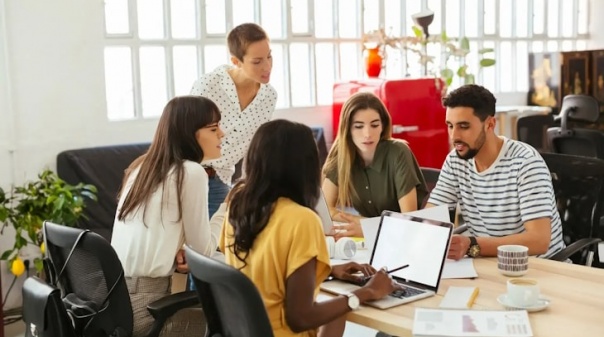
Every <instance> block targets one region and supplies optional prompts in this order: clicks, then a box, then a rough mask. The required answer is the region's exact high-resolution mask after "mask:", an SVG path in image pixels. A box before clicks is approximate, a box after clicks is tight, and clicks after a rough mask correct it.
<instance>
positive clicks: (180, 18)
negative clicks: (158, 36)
mask: <svg viewBox="0 0 604 337" xmlns="http://www.w3.org/2000/svg"><path fill="white" fill-rule="evenodd" d="M170 4H171V6H170V15H171V16H172V20H170V21H171V23H172V37H173V38H176V39H194V38H196V37H197V24H196V22H197V15H195V14H196V12H197V9H196V8H195V0H172V1H171V2H170Z"/></svg>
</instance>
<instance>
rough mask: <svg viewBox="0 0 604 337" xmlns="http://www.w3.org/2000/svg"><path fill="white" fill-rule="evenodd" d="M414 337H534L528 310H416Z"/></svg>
mask: <svg viewBox="0 0 604 337" xmlns="http://www.w3.org/2000/svg"><path fill="white" fill-rule="evenodd" d="M413 335H414V336H485V337H508V336H510V337H531V336H533V331H532V330H531V324H530V322H529V318H528V313H527V312H526V310H518V311H486V310H484V311H475V310H439V309H425V308H417V309H415V319H414V322H413Z"/></svg>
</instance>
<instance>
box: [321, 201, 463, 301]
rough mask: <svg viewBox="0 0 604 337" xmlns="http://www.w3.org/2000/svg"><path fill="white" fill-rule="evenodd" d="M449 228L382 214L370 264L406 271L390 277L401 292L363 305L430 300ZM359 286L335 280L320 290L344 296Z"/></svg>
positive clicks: (443, 260)
mask: <svg viewBox="0 0 604 337" xmlns="http://www.w3.org/2000/svg"><path fill="white" fill-rule="evenodd" d="M452 231H453V224H451V223H449V222H441V221H436V220H430V219H425V218H419V217H416V216H410V215H405V214H401V213H397V212H392V211H384V212H383V213H382V216H381V219H380V224H379V227H378V231H377V236H376V239H375V244H374V246H373V250H372V252H371V259H370V264H371V265H372V266H373V267H374V268H375V269H380V268H382V267H386V268H387V269H394V268H397V267H399V266H402V265H405V264H409V267H407V268H405V269H402V270H399V271H397V272H394V273H392V274H391V275H392V277H393V279H394V280H395V281H397V282H398V283H399V284H400V285H401V286H402V287H403V289H404V291H402V292H399V291H397V292H394V293H392V294H390V295H388V296H386V297H385V298H382V299H380V300H376V301H372V302H368V303H367V305H370V306H373V307H376V308H380V309H387V308H391V307H394V306H397V305H401V304H405V303H409V302H413V301H417V300H420V299H423V298H427V297H430V296H434V295H435V294H436V292H437V291H438V286H439V284H440V277H441V274H442V270H443V266H444V264H445V259H446V257H447V250H448V249H449V243H450V241H451V234H452ZM358 288H359V286H358V285H355V284H351V283H346V282H343V281H339V280H333V281H326V282H323V283H322V284H321V290H323V291H326V292H330V293H334V294H341V295H345V294H348V293H350V292H351V291H353V290H355V289H358Z"/></svg>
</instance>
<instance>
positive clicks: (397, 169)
mask: <svg viewBox="0 0 604 337" xmlns="http://www.w3.org/2000/svg"><path fill="white" fill-rule="evenodd" d="M351 169H352V171H351V180H352V186H353V188H354V190H355V192H356V195H357V196H356V197H354V196H353V197H352V206H353V207H354V208H355V209H356V210H357V211H358V212H359V214H360V215H361V216H364V217H375V216H380V215H381V214H382V211H384V210H389V211H395V212H400V211H401V208H400V205H399V203H398V201H399V199H400V198H402V197H404V196H405V195H407V193H409V192H410V191H411V190H412V189H413V188H416V193H417V208H418V209H419V208H420V207H421V205H422V202H423V200H424V198H425V197H426V195H427V194H428V189H427V186H426V182H425V180H424V176H423V175H422V172H421V170H420V168H419V165H418V164H417V160H416V159H415V156H414V155H413V153H412V152H411V149H409V147H408V146H407V144H405V143H404V142H402V141H400V140H395V139H391V140H381V141H380V142H379V143H378V145H377V148H376V150H375V156H374V157H373V162H372V163H371V165H369V166H367V167H365V164H364V163H363V160H362V159H361V158H360V157H359V156H357V159H356V161H355V162H354V163H353V165H352V168H351ZM326 177H327V179H329V180H330V181H331V182H332V183H334V184H335V185H336V186H337V185H338V172H337V170H332V171H329V172H327V174H326Z"/></svg>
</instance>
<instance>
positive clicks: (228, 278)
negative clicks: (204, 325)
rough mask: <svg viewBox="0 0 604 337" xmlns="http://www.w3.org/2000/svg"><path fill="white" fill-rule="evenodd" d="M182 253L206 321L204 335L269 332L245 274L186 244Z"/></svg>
mask: <svg viewBox="0 0 604 337" xmlns="http://www.w3.org/2000/svg"><path fill="white" fill-rule="evenodd" d="M186 257H187V263H188V264H189V270H190V272H191V274H192V275H193V282H194V283H195V286H196V287H197V293H198V294H199V300H200V302H201V306H202V308H203V311H204V314H205V316H206V320H207V322H208V333H207V334H206V336H212V337H213V336H223V337H271V336H273V331H272V328H271V325H270V321H269V319H268V315H267V313H266V308H265V307H264V302H263V301H262V298H261V297H260V293H259V292H258V289H256V286H255V285H254V284H253V283H252V281H250V279H249V278H247V276H245V275H244V274H243V273H241V272H240V271H239V270H237V269H235V268H233V267H231V266H228V265H226V264H224V263H222V262H219V261H216V260H213V259H211V258H209V257H206V256H203V255H201V254H199V253H197V252H195V251H193V250H192V249H191V248H189V247H187V249H186Z"/></svg>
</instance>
